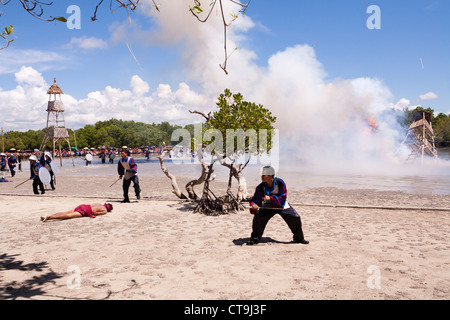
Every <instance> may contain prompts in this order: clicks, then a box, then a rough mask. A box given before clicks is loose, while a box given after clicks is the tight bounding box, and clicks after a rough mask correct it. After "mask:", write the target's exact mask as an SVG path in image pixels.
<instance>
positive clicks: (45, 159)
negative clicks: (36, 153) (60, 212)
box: [39, 151, 55, 190]
mask: <svg viewBox="0 0 450 320" xmlns="http://www.w3.org/2000/svg"><path fill="white" fill-rule="evenodd" d="M51 162H52V155H51V153H50V152H48V151H46V152H44V154H43V155H42V156H41V158H40V159H39V163H40V164H41V165H42V166H43V167H45V169H47V170H48V172H49V173H50V187H52V190H55V185H54V184H53V176H54V175H55V174H54V172H53V170H52V165H51Z"/></svg>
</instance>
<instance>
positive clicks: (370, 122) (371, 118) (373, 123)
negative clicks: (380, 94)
mask: <svg viewBox="0 0 450 320" xmlns="http://www.w3.org/2000/svg"><path fill="white" fill-rule="evenodd" d="M374 118H375V115H374V114H373V115H372V116H371V117H370V119H369V120H368V121H367V122H368V124H369V126H371V127H372V128H374V129H375V130H378V125H377V123H376V122H375V119H374Z"/></svg>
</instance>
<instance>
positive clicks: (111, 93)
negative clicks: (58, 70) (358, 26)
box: [0, 0, 409, 168]
mask: <svg viewBox="0 0 450 320" xmlns="http://www.w3.org/2000/svg"><path fill="white" fill-rule="evenodd" d="M151 3H152V1H146V2H143V3H142V4H143V6H142V7H141V9H140V10H144V11H145V10H147V14H148V17H149V18H151V19H152V21H153V22H154V26H155V27H154V29H150V30H142V29H140V26H139V25H137V26H136V27H132V28H135V29H131V30H127V29H126V28H120V30H119V29H117V30H116V31H117V32H116V31H113V32H112V38H113V39H116V41H123V40H124V39H128V40H129V42H130V43H131V42H132V41H131V39H132V40H133V41H134V42H140V43H148V42H152V41H153V42H154V41H157V40H158V39H159V40H161V43H164V44H175V43H176V44H178V45H180V52H182V54H181V57H180V59H181V60H182V63H181V65H183V66H184V67H185V70H183V71H186V72H185V73H186V74H188V75H189V76H190V78H189V79H186V82H188V81H193V82H195V83H196V84H198V85H199V86H200V87H201V88H202V89H201V90H202V92H201V93H199V92H195V91H194V90H191V89H190V87H189V86H188V85H187V84H186V82H182V83H180V84H179V86H178V88H177V89H175V90H173V89H172V87H171V86H169V85H168V84H159V85H158V86H157V87H156V89H151V88H150V86H149V85H148V84H147V83H146V82H145V81H144V80H143V79H142V78H140V77H139V76H133V77H132V78H131V79H130V90H127V89H123V88H112V87H110V86H106V87H105V88H104V89H103V90H100V91H94V92H91V93H89V94H88V96H87V98H86V99H82V100H78V101H77V100H75V99H73V98H72V99H71V98H70V97H67V96H65V97H64V99H65V100H64V101H65V102H64V103H65V105H66V108H65V110H66V122H67V123H68V126H70V127H74V128H77V127H82V126H84V125H85V124H87V123H91V124H92V123H95V122H97V121H100V120H107V119H110V118H113V117H114V118H117V119H123V120H135V121H144V122H161V121H171V122H172V123H177V124H187V123H192V122H193V121H201V120H203V119H201V118H200V117H195V116H192V115H191V114H189V112H188V110H192V109H194V108H195V109H198V110H202V111H213V110H214V108H215V104H214V100H213V99H214V97H217V96H218V95H219V94H220V93H222V92H223V90H224V89H225V88H229V89H230V90H231V91H232V92H233V93H237V92H241V93H242V94H243V95H244V99H245V100H248V101H254V102H256V103H258V104H263V105H264V106H265V107H267V108H269V109H270V110H271V111H272V113H273V114H274V115H275V116H276V117H277V123H276V127H277V128H279V129H280V134H281V141H282V143H283V148H284V149H283V154H286V155H289V158H291V159H293V158H295V157H297V156H298V157H300V158H302V160H303V161H305V162H306V163H315V164H316V165H321V166H323V167H324V168H325V167H330V165H331V164H333V163H335V162H343V163H348V165H349V166H350V167H352V168H353V167H357V164H361V163H369V162H371V161H374V160H377V159H386V158H390V157H392V155H393V152H394V151H395V150H396V148H397V147H398V140H399V139H401V138H403V137H400V136H401V135H402V133H401V131H399V130H397V128H396V127H395V124H394V121H393V119H392V118H390V117H389V116H385V115H384V113H385V112H386V110H389V109H391V108H392V107H393V106H396V107H398V108H400V107H401V106H407V105H409V100H407V99H402V100H400V101H398V102H395V103H394V102H392V98H393V96H392V94H391V92H390V90H389V88H388V87H386V85H385V84H384V83H383V81H382V80H380V79H372V78H364V77H361V78H356V79H334V80H329V79H328V78H327V74H326V70H325V67H324V66H323V65H322V64H321V62H320V61H319V60H318V59H317V57H316V53H315V50H314V49H313V48H312V47H311V46H308V45H293V46H291V47H288V48H286V49H284V50H281V51H279V52H276V53H274V54H273V55H272V57H270V58H269V59H268V61H267V65H265V66H260V65H256V63H255V58H256V57H257V56H256V53H255V52H253V51H250V50H245V49H239V50H238V51H236V52H235V53H234V54H233V56H232V57H231V59H230V60H229V64H228V71H229V74H228V75H225V74H224V72H223V71H222V70H221V69H220V68H219V67H218V64H219V63H221V62H222V61H223V60H222V59H223V56H224V52H223V38H222V36H221V35H222V34H223V29H222V27H223V26H222V24H221V19H220V15H214V14H213V15H212V16H211V21H208V22H207V23H205V24H202V23H199V22H198V21H197V20H196V19H195V18H193V17H192V15H191V14H190V13H189V11H188V10H187V4H186V2H185V0H170V1H164V0H161V7H160V8H161V12H159V13H157V12H155V10H154V8H153V7H152V6H151ZM224 3H225V4H226V6H227V9H228V10H234V11H235V12H237V11H238V6H235V5H232V3H231V2H229V1H226V2H224ZM252 26H254V24H253V23H252V21H251V19H250V18H249V17H247V16H241V17H240V18H239V19H238V20H236V21H235V22H234V23H233V24H232V27H231V28H230V29H229V30H228V33H227V36H228V38H227V39H228V42H227V44H228V48H235V47H239V41H240V40H241V39H242V38H243V36H244V35H245V34H244V33H245V32H246V31H248V30H249V28H252ZM133 30H141V31H142V32H138V33H132V32H131V31H133ZM119 31H120V32H119ZM130 32H131V33H130ZM140 37H142V38H140ZM230 50H232V49H230ZM15 93H16V94H17V99H16V101H18V100H19V98H20V97H22V98H23V94H24V93H21V92H19V90H17V91H15ZM44 96H45V94H44ZM0 106H1V105H0ZM3 108H5V110H7V109H6V108H7V107H6V106H5V107H2V110H0V111H5V110H3ZM44 110H45V109H43V110H42V111H41V113H42V112H44V114H45V111H44ZM372 116H373V117H374V119H375V121H376V122H377V125H378V128H379V130H378V131H377V132H371V131H370V128H368V119H369V118H370V117H372ZM39 117H42V119H45V115H42V116H41V115H40V116H39ZM41 123H42V122H41ZM42 126H43V125H42V124H41V125H40V128H42Z"/></svg>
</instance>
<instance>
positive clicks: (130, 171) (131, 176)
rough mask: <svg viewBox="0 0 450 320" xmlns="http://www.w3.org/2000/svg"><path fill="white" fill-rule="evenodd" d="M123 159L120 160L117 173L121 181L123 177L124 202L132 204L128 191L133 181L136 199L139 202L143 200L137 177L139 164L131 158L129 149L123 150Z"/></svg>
mask: <svg viewBox="0 0 450 320" xmlns="http://www.w3.org/2000/svg"><path fill="white" fill-rule="evenodd" d="M120 155H121V157H122V159H119V164H118V165H117V171H118V173H119V177H120V179H122V177H123V176H125V177H124V178H123V184H122V188H123V197H124V199H123V200H122V202H130V199H129V198H128V190H129V188H130V184H131V181H133V187H134V192H135V194H136V198H137V199H138V200H139V199H140V198H141V188H140V187H139V178H138V176H137V164H136V162H135V161H134V159H133V158H132V157H131V155H130V153H129V152H128V150H127V149H122V151H121V153H120Z"/></svg>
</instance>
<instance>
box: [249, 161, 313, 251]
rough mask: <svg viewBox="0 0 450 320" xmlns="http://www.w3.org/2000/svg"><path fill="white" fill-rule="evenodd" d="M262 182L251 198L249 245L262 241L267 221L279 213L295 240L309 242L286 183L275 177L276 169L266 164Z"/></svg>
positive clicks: (303, 242)
mask: <svg viewBox="0 0 450 320" xmlns="http://www.w3.org/2000/svg"><path fill="white" fill-rule="evenodd" d="M261 180H262V182H261V183H260V184H259V185H258V186H257V187H256V190H255V194H254V195H253V197H252V198H251V199H250V206H251V207H252V209H250V212H251V213H252V214H254V217H253V223H252V234H251V238H250V240H249V241H248V242H247V245H254V244H257V243H258V242H259V241H261V238H262V235H263V233H264V229H265V227H266V225H267V222H269V220H270V219H271V218H272V217H273V216H274V215H275V214H277V213H278V214H279V215H280V216H281V217H282V218H283V220H284V221H285V222H286V223H287V225H288V226H289V228H290V229H291V231H292V233H293V234H294V242H295V243H302V244H308V243H309V242H308V241H307V240H305V237H304V235H303V230H302V221H301V219H300V215H299V214H298V213H297V211H296V210H295V209H294V208H292V207H291V205H290V204H289V203H288V202H287V189H286V184H285V183H284V181H283V180H281V179H280V178H276V177H275V169H274V168H272V167H270V166H266V167H264V168H263V170H262V174H261Z"/></svg>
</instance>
